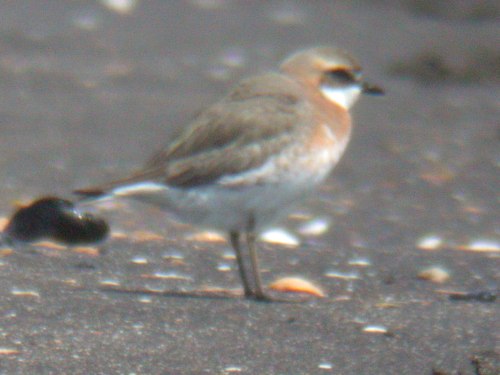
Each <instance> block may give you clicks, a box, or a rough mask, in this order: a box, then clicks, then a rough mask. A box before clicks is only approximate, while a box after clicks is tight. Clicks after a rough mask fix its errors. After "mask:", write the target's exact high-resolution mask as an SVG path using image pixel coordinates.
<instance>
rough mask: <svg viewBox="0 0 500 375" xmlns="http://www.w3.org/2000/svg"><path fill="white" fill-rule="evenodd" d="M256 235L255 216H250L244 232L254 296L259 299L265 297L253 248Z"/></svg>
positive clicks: (255, 252)
mask: <svg viewBox="0 0 500 375" xmlns="http://www.w3.org/2000/svg"><path fill="white" fill-rule="evenodd" d="M256 239H257V235H256V233H255V218H254V217H253V216H250V218H249V220H248V227H247V232H246V240H247V246H248V252H249V253H250V264H251V268H252V276H253V279H254V281H255V294H254V295H255V298H257V299H259V300H265V299H267V298H266V296H265V295H264V289H263V288H262V280H261V278H260V271H259V260H258V259H257V251H256V248H255V241H256Z"/></svg>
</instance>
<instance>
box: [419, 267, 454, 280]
mask: <svg viewBox="0 0 500 375" xmlns="http://www.w3.org/2000/svg"><path fill="white" fill-rule="evenodd" d="M418 278H419V279H421V280H427V281H431V282H433V283H439V284H441V283H444V282H446V281H448V280H449V278H450V273H449V272H448V271H447V270H445V269H444V268H442V267H439V266H432V267H428V268H425V269H423V270H422V271H420V272H419V273H418Z"/></svg>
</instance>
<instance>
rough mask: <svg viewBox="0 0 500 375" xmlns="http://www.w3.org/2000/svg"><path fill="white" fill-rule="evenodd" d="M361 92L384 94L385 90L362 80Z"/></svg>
mask: <svg viewBox="0 0 500 375" xmlns="http://www.w3.org/2000/svg"><path fill="white" fill-rule="evenodd" d="M362 88H363V94H367V95H384V94H385V91H384V89H383V88H382V87H379V86H376V85H371V84H369V83H366V82H363V86H362Z"/></svg>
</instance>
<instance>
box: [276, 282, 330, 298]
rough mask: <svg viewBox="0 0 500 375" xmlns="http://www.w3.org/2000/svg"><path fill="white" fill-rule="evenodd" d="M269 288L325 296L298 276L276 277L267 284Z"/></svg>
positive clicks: (317, 288)
mask: <svg viewBox="0 0 500 375" xmlns="http://www.w3.org/2000/svg"><path fill="white" fill-rule="evenodd" d="M269 288H270V289H273V290H276V291H278V292H293V293H305V294H310V295H313V296H315V297H325V296H326V295H325V292H323V291H322V290H321V289H320V288H319V287H317V286H316V285H314V284H313V283H312V282H310V281H309V280H305V279H302V278H299V277H284V278H282V279H278V280H276V281H273V282H272V283H271V284H269Z"/></svg>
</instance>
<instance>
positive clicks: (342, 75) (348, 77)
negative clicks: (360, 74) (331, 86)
mask: <svg viewBox="0 0 500 375" xmlns="http://www.w3.org/2000/svg"><path fill="white" fill-rule="evenodd" d="M326 74H327V75H328V77H329V78H330V79H334V80H335V81H337V82H339V83H349V82H354V81H356V78H355V77H354V75H353V74H352V73H351V72H350V71H348V70H345V69H335V70H330V71H328V72H327V73H326Z"/></svg>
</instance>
